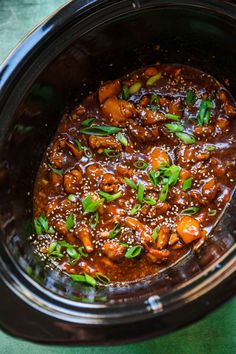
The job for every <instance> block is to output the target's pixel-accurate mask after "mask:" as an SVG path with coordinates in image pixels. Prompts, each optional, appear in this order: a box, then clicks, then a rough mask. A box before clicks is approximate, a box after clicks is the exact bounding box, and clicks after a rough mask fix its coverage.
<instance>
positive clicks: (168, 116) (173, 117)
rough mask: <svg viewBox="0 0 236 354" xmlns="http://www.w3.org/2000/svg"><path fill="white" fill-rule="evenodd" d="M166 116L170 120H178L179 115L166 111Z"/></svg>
mask: <svg viewBox="0 0 236 354" xmlns="http://www.w3.org/2000/svg"><path fill="white" fill-rule="evenodd" d="M165 116H166V118H168V119H171V120H177V121H178V120H180V116H177V115H176V114H171V113H167V114H165Z"/></svg>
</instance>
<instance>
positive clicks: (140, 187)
mask: <svg viewBox="0 0 236 354" xmlns="http://www.w3.org/2000/svg"><path fill="white" fill-rule="evenodd" d="M144 190H145V187H144V185H143V184H142V183H139V184H138V193H137V196H138V201H139V203H140V204H142V202H143V197H144Z"/></svg>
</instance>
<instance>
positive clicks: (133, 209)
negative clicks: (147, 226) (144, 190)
mask: <svg viewBox="0 0 236 354" xmlns="http://www.w3.org/2000/svg"><path fill="white" fill-rule="evenodd" d="M140 208H141V205H140V204H136V205H135V206H134V207H133V208H132V209H131V210H130V213H129V215H131V216H134V215H135V214H136V213H137V212H138V211H139V210H140Z"/></svg>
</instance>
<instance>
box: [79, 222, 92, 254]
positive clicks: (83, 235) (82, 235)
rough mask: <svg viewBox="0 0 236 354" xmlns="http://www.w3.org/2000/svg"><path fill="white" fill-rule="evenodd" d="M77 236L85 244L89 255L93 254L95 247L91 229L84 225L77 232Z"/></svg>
mask: <svg viewBox="0 0 236 354" xmlns="http://www.w3.org/2000/svg"><path fill="white" fill-rule="evenodd" d="M75 233H76V236H77V237H78V238H79V239H80V240H81V241H82V242H83V245H84V247H85V249H86V251H87V252H88V253H91V252H93V250H94V247H93V244H92V241H91V236H90V232H89V228H88V227H87V226H85V225H82V226H81V227H80V228H79V229H78V230H76V232H75Z"/></svg>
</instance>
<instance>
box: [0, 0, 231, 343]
mask: <svg viewBox="0 0 236 354" xmlns="http://www.w3.org/2000/svg"><path fill="white" fill-rule="evenodd" d="M235 41H236V5H235V4H233V3H229V2H224V1H220V0H219V1H217V0H208V1H201V0H194V1H191V0H168V1H164V0H119V1H118V0H75V1H72V2H70V3H68V4H67V5H66V6H64V7H63V8H61V9H60V10H59V11H58V12H57V13H55V14H54V15H53V16H51V17H49V18H47V19H46V20H45V21H44V22H42V23H41V24H40V25H39V26H38V27H37V28H36V29H35V30H34V31H33V32H32V33H31V34H29V36H28V37H27V38H26V39H25V40H24V41H23V42H22V43H21V44H20V45H19V46H18V47H17V48H16V49H15V50H14V52H13V53H11V55H10V56H9V57H8V58H7V59H6V61H5V62H4V63H3V64H2V66H1V67H0V130H1V134H0V191H1V198H0V218H1V221H0V225H1V226H0V232H1V236H0V256H1V257H0V264H1V266H0V267H1V268H0V269H1V275H0V277H1V281H0V294H1V297H0V303H1V310H0V313H1V315H0V323H1V327H2V328H3V330H5V331H7V332H9V333H10V334H12V335H16V336H19V337H23V338H26V339H30V340H34V341H38V342H44V343H45V342H50V343H77V344H106V343H109V344H111V343H117V342H123V343H124V342H127V341H132V340H137V339H144V338H148V337H152V336H157V335H161V334H163V333H166V332H169V331H173V330H174V329H176V328H179V327H181V326H183V325H186V324H188V323H191V322H193V321H195V320H197V319H199V318H201V317H202V316H204V315H205V314H207V313H209V312H210V311H211V310H213V309H214V308H215V307H216V306H219V305H220V304H221V303H223V302H224V301H226V300H227V299H228V298H229V297H230V296H232V295H234V294H235V289H236V221H235V220H236V197H235V195H233V197H232V200H231V202H230V204H229V206H228V208H227V209H226V211H225V213H224V215H223V217H222V219H221V220H220V222H219V223H218V224H217V225H216V226H215V228H214V230H213V232H212V234H211V235H210V237H209V238H208V240H207V242H206V245H205V246H204V247H203V248H202V249H201V250H200V251H199V252H198V253H194V254H193V253H192V254H189V255H188V256H187V257H185V258H184V259H183V260H182V261H181V262H179V263H177V264H176V265H175V266H173V267H171V268H169V269H165V270H164V271H163V272H160V273H159V274H158V275H157V276H155V277H153V278H152V279H151V280H150V279H149V280H145V281H143V282H140V283H136V284H132V285H130V286H127V287H125V288H115V287H107V288H100V289H94V288H88V287H83V286H82V285H78V284H77V285H76V284H75V285H71V283H69V282H68V281H67V279H66V278H65V277H64V276H63V275H61V274H59V273H58V272H56V271H55V270H47V268H45V267H44V265H43V264H42V262H41V261H40V260H39V259H38V258H37V256H36V255H35V254H34V253H33V248H32V245H31V242H30V235H31V234H32V232H33V230H32V219H33V217H32V208H33V202H32V194H33V188H34V181H35V177H36V173H37V169H38V167H39V164H40V161H41V158H42V155H43V152H44V150H45V148H46V146H47V145H48V143H49V141H50V139H51V137H52V136H53V134H54V132H55V130H56V128H57V125H58V122H59V119H60V113H61V112H62V111H63V110H64V109H65V107H66V106H69V105H70V104H71V103H72V102H74V101H75V99H76V100H77V102H79V101H80V100H82V98H83V97H84V96H86V95H87V94H88V93H89V92H91V91H93V90H95V89H96V88H97V87H98V86H99V84H100V82H101V80H104V81H105V80H108V79H114V78H117V77H120V76H122V75H124V74H126V73H128V72H130V71H132V70H135V69H137V68H139V67H142V66H144V65H149V64H152V63H156V62H161V63H180V64H187V65H191V66H193V67H196V68H199V69H201V70H203V71H206V72H208V73H209V74H211V75H213V76H214V77H215V78H216V79H218V80H219V81H220V82H222V83H224V84H226V85H227V86H228V88H229V91H230V92H231V93H232V95H233V96H234V97H236V76H235V72H236V61H235V57H236V47H235Z"/></svg>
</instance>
